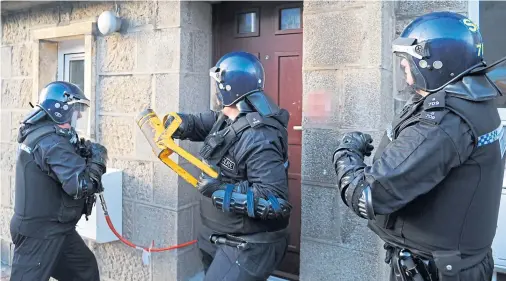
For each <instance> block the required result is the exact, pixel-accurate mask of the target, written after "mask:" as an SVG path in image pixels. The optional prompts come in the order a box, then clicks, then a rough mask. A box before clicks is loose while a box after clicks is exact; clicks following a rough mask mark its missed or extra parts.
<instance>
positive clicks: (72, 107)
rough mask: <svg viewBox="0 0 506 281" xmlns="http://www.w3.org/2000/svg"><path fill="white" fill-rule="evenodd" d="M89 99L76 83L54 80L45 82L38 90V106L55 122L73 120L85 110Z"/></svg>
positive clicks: (73, 124) (62, 122)
mask: <svg viewBox="0 0 506 281" xmlns="http://www.w3.org/2000/svg"><path fill="white" fill-rule="evenodd" d="M89 104H90V100H89V99H87V98H86V96H85V95H84V93H83V91H81V89H79V87H77V86H76V85H74V84H72V83H69V82H64V81H55V82H51V83H49V84H47V85H46V86H45V87H44V88H43V89H42V91H41V92H40V97H39V104H38V106H39V107H40V108H41V109H42V110H43V111H44V112H45V113H46V114H47V115H48V116H49V118H51V120H52V121H53V122H55V123H57V124H65V123H70V124H71V125H72V127H75V122H76V121H77V119H78V118H79V116H80V114H81V113H82V112H83V111H85V110H87V109H88V107H89Z"/></svg>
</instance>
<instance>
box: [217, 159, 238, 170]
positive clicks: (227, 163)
mask: <svg viewBox="0 0 506 281" xmlns="http://www.w3.org/2000/svg"><path fill="white" fill-rule="evenodd" d="M220 164H221V166H222V167H223V168H225V169H227V170H230V171H233V170H234V169H235V162H234V161H232V160H231V159H230V158H228V157H223V158H222V159H221V161H220Z"/></svg>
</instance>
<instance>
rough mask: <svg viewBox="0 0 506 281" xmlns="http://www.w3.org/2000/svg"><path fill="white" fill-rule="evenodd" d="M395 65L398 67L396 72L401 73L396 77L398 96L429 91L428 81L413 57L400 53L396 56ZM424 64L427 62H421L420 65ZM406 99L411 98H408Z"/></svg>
mask: <svg viewBox="0 0 506 281" xmlns="http://www.w3.org/2000/svg"><path fill="white" fill-rule="evenodd" d="M394 63H395V65H396V66H398V68H397V69H396V71H398V72H399V74H398V75H396V77H397V79H396V88H397V93H398V94H400V95H405V94H410V93H412V92H413V91H414V90H416V89H420V90H426V89H427V81H426V80H425V78H424V77H423V75H422V73H420V70H419V69H420V68H419V66H418V65H417V64H416V62H415V60H414V59H413V57H412V56H410V55H408V54H405V53H398V54H397V56H395V59H394ZM423 63H426V62H425V61H424V60H421V61H420V63H419V64H422V65H423ZM406 97H407V98H409V97H408V96H406Z"/></svg>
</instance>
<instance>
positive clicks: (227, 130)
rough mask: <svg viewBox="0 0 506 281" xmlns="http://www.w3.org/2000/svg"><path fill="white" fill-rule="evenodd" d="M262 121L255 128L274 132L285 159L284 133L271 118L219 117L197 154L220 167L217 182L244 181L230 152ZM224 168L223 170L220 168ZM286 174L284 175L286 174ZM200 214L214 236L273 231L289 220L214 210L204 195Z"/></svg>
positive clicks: (243, 176) (285, 138)
mask: <svg viewBox="0 0 506 281" xmlns="http://www.w3.org/2000/svg"><path fill="white" fill-rule="evenodd" d="M255 120H256V121H258V120H262V124H258V126H270V127H274V128H276V129H277V130H276V131H277V137H278V138H279V139H280V142H281V143H282V145H283V146H284V149H283V150H284V151H283V155H284V157H285V161H286V160H287V157H288V156H287V152H286V149H287V134H286V130H285V129H284V128H283V127H282V125H281V123H280V122H278V121H277V120H276V119H275V118H272V117H261V116H260V115H259V113H258V112H251V113H248V114H242V115H239V116H238V118H237V119H236V121H235V122H231V121H230V120H226V119H225V117H224V116H223V115H222V114H221V115H220V116H219V118H218V120H217V121H216V123H215V124H214V126H213V128H212V129H211V131H210V133H209V135H208V137H207V138H206V139H205V141H204V147H203V148H202V150H201V152H200V154H201V156H202V158H203V159H204V160H205V161H206V162H207V163H209V164H211V165H214V166H218V167H220V170H221V180H222V182H225V183H230V184H237V183H238V182H240V181H243V180H247V175H246V171H245V170H241V169H240V168H239V167H238V165H237V164H236V163H238V162H237V160H239V159H235V158H234V156H233V155H232V153H231V151H232V150H233V148H234V145H235V144H236V143H237V141H238V140H239V139H240V138H241V137H242V134H243V132H244V131H246V130H248V129H249V130H255V129H256V128H254V127H256V126H257V123H256V121H255ZM223 167H225V168H223ZM287 173H288V172H287ZM200 200H201V201H200V214H201V219H202V223H203V224H204V225H205V226H206V227H208V228H209V229H211V230H213V231H215V232H218V233H228V234H238V235H240V234H243V235H244V234H253V233H258V232H266V231H277V230H281V229H284V228H286V227H287V226H288V222H289V218H286V219H274V220H261V219H254V218H251V217H248V216H245V215H240V214H235V213H233V212H223V211H221V210H218V209H217V208H216V207H215V206H214V205H213V202H212V200H211V198H208V197H206V196H201V199H200Z"/></svg>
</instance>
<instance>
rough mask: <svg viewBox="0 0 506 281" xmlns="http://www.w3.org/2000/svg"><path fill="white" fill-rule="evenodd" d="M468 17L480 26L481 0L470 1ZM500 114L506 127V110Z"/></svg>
mask: <svg viewBox="0 0 506 281" xmlns="http://www.w3.org/2000/svg"><path fill="white" fill-rule="evenodd" d="M467 15H468V16H467V17H468V18H469V19H470V20H472V21H473V22H474V23H475V24H476V25H478V28H479V26H480V1H479V0H469V1H468V3H467ZM497 111H498V112H499V117H500V118H501V124H502V125H503V126H506V108H500V107H498V108H497Z"/></svg>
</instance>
